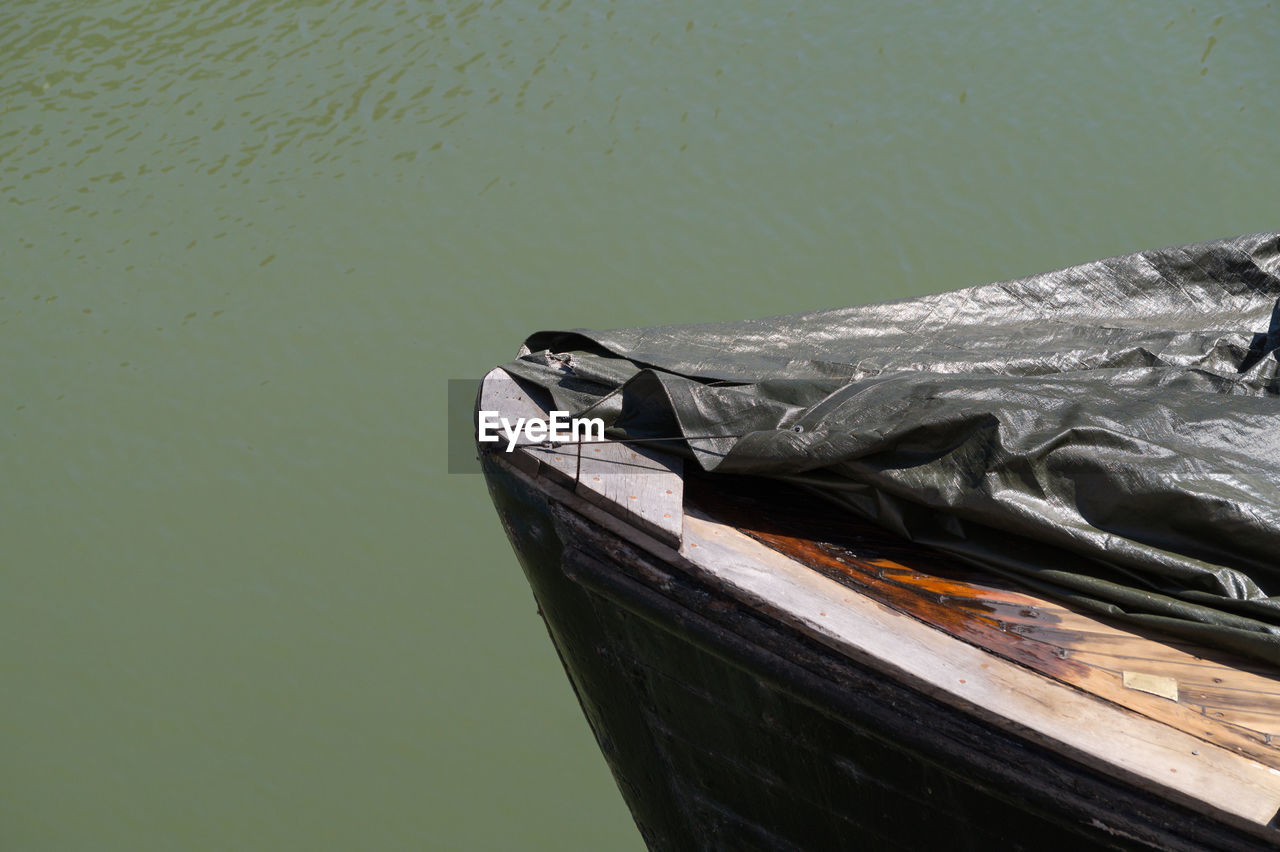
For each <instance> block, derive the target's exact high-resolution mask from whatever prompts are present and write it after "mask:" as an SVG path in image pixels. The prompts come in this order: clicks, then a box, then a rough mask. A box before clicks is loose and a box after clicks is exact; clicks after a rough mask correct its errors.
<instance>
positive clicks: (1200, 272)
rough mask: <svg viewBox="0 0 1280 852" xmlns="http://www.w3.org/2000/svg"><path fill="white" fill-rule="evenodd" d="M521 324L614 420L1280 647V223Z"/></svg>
mask: <svg viewBox="0 0 1280 852" xmlns="http://www.w3.org/2000/svg"><path fill="white" fill-rule="evenodd" d="M525 345H526V347H527V349H528V351H527V353H526V354H524V355H522V357H520V358H519V359H518V360H517V361H515V362H513V363H511V364H507V365H506V367H505V368H506V369H507V370H508V372H510V373H512V374H513V375H514V376H516V377H517V378H519V379H522V380H525V381H527V382H532V383H533V384H534V385H537V386H540V387H542V388H544V389H545V390H547V391H549V393H550V395H551V398H552V399H551V401H552V402H554V403H555V406H556V407H557V408H559V409H564V410H567V411H570V412H571V413H572V414H574V415H585V416H600V417H603V418H604V419H605V421H606V423H607V425H608V426H609V427H610V431H609V433H608V434H609V435H610V436H611V437H614V438H620V439H653V441H654V446H661V447H663V448H666V449H668V450H673V451H676V452H679V453H681V454H683V455H685V456H686V457H689V458H692V459H694V460H696V463H697V464H698V465H700V466H701V467H702V468H703V469H705V470H707V471H710V472H712V473H714V474H716V475H723V476H724V477H725V478H726V479H725V481H726V482H730V481H731V480H729V479H728V477H731V476H734V475H742V474H749V475H757V476H765V477H775V478H778V479H782V480H789V481H792V482H798V483H801V484H803V485H805V486H807V487H810V488H813V489H816V490H817V491H819V492H820V493H822V494H823V495H824V496H826V497H828V498H830V499H831V500H834V501H836V502H837V503H839V504H842V505H843V506H845V507H847V508H848V510H849V512H851V513H853V514H855V515H858V516H860V517H862V518H865V519H869V520H871V521H874V522H875V523H877V524H881V525H883V526H885V527H887V528H889V529H891V530H893V531H894V532H896V533H898V534H899V535H902V536H904V537H906V538H907V539H910V540H911V541H913V542H916V543H918V544H920V545H923V546H927V547H931V548H935V549H937V550H941V551H945V552H947V553H949V554H953V555H954V556H956V557H958V558H960V559H962V560H965V561H967V562H970V563H976V564H978V565H980V566H982V567H984V568H987V569H990V570H993V571H996V572H998V573H1001V574H1003V575H1006V576H1010V577H1016V578H1017V579H1018V580H1019V581H1020V582H1022V583H1024V584H1027V585H1029V586H1031V587H1033V588H1034V590H1036V591H1038V592H1040V593H1042V594H1047V595H1050V596H1054V597H1057V598H1059V599H1065V600H1066V601H1067V602H1069V603H1072V604H1074V605H1076V606H1079V607H1083V608H1085V609H1088V610H1091V611H1095V612H1100V613H1103V614H1106V615H1111V616H1116V617H1120V618H1124V619H1129V620H1131V621H1132V622H1138V623H1141V624H1145V625H1147V626H1151V627H1156V628H1159V629H1161V630H1164V631H1166V632H1171V633H1174V634H1177V635H1178V636H1180V637H1182V638H1185V639H1188V640H1191V641H1194V642H1196V643H1200V644H1207V645H1212V646H1216V647H1220V648H1225V649H1229V650H1234V651H1237V652H1242V653H1245V654H1249V655H1251V656H1253V657H1255V658H1261V659H1265V660H1268V661H1270V662H1273V663H1280V416H1278V415H1280V397H1278V396H1277V394H1278V393H1280V377H1278V371H1277V354H1276V350H1277V348H1278V347H1280V234H1275V233H1270V234H1257V235H1252V236H1245V237H1238V238H1235V239H1226V240H1217V241H1213V242H1206V243H1199V244H1193V245H1184V246H1177V247H1174V248H1166V249H1161V250H1159V251H1145V252H1139V253H1136V254H1129V255H1125V256H1122V257H1115V258H1111V259H1108V260H1100V261H1096V262H1093V263H1086V264H1082V265H1080V266H1073V267H1071V268H1069V269H1063V270H1060V271H1057V272H1049V273H1045V274H1042V275H1033V276H1031V277H1028V278H1021V279H1018V280H1014V281H1005V282H1000V283H995V284H987V285H983V286H978V287H971V288H969V289H965V290H956V291H953V292H948V293H942V294H940V295H934V296H924V297H921V298H913V299H906V300H901V301H893V302H884V303H880V304H873V305H862V306H858V307H849V308H838V309H834V310H824V311H817V312H813V313H803V314H795V315H791V316H782V317H773V318H770V319H759V320H747V321H742V322H725V323H713V324H701V325H678V326H666V327H657V328H632V329H617V330H612V331H588V330H582V329H577V330H573V331H544V332H539V333H537V334H534V335H533V336H531V337H530V338H529V339H528V340H527V341H526V344H525ZM524 351H525V350H522V352H524ZM673 436H681V440H678V441H672V440H658V439H670V438H672V437H673Z"/></svg>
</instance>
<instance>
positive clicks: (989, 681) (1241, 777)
mask: <svg viewBox="0 0 1280 852" xmlns="http://www.w3.org/2000/svg"><path fill="white" fill-rule="evenodd" d="M680 553H681V555H682V556H683V557H685V559H687V560H688V561H689V562H690V563H692V564H693V565H694V566H696V567H697V568H698V569H699V570H700V571H702V572H704V573H705V574H707V575H709V576H712V577H715V578H717V579H718V580H719V581H720V582H721V583H723V584H725V585H726V586H728V587H730V588H732V589H735V590H736V591H737V593H738V595H740V596H741V597H742V598H743V599H745V600H749V601H750V602H752V603H753V604H754V605H756V606H758V607H760V608H761V609H762V610H764V611H765V612H768V613H770V614H772V615H774V616H775V617H777V618H779V619H781V620H783V621H785V622H787V623H789V624H793V625H794V626H796V627H797V628H799V629H801V630H803V631H805V632H806V633H809V634H810V635H812V636H814V637H815V638H817V639H818V640H819V641H821V642H824V643H826V644H830V645H832V646H834V647H838V648H839V649H841V650H842V651H844V652H845V653H847V654H848V655H849V656H850V657H852V658H854V659H856V660H859V661H862V662H866V663H869V664H872V665H876V666H879V667H882V668H888V669H891V670H894V671H896V672H898V673H899V674H900V676H901V677H902V678H903V679H904V681H905V682H907V683H909V684H911V685H914V686H915V687H916V688H918V689H920V690H921V691H923V692H925V693H927V694H929V695H933V696H934V697H936V698H939V699H941V700H944V701H947V702H948V703H951V704H954V705H956V706H959V707H962V708H964V709H965V710H966V711H967V712H970V713H973V714H974V715H976V716H978V717H980V718H984V719H987V720H988V721H991V722H992V723H994V724H997V725H1000V726H1002V727H1006V728H1012V729H1015V730H1018V731H1020V732H1022V733H1023V735H1025V736H1028V737H1030V738H1031V739H1033V740H1034V741H1036V742H1038V743H1040V744H1042V745H1046V746H1049V747H1052V748H1055V749H1058V750H1060V751H1062V752H1063V753H1064V754H1067V755H1069V756H1070V757H1072V758H1073V759H1075V760H1078V761H1080V762H1082V763H1085V764H1086V765H1089V766H1094V767H1096V768H1106V769H1107V770H1108V771H1112V772H1115V773H1117V774H1120V775H1122V776H1124V777H1128V778H1129V779H1130V780H1131V781H1132V782H1133V783H1135V784H1139V785H1141V786H1144V787H1146V788H1148V789H1153V788H1160V789H1164V790H1166V791H1167V792H1168V793H1169V795H1171V796H1174V797H1176V798H1178V799H1179V800H1181V801H1183V802H1184V803H1185V804H1188V805H1189V806H1192V807H1209V808H1212V809H1214V810H1217V811H1220V812H1223V813H1227V814H1232V815H1235V816H1238V817H1241V818H1243V819H1246V820H1249V821H1251V822H1254V823H1258V824H1264V825H1265V824H1267V823H1268V822H1270V820H1271V818H1272V817H1273V816H1275V814H1276V812H1277V810H1280V773H1277V772H1276V771H1275V770H1273V769H1271V768H1270V767H1267V766H1264V765H1263V764H1261V763H1259V762H1257V761H1256V760H1253V759H1252V758H1249V757H1246V756H1243V755H1238V754H1236V753H1234V752H1231V751H1228V750H1227V749H1224V748H1220V747H1219V746H1216V745H1213V744H1212V743H1209V742H1206V741H1205V740H1203V739H1200V738H1197V737H1194V736H1192V735H1190V734H1188V733H1186V732H1184V731H1180V730H1178V729H1176V728H1173V727H1171V726H1169V725H1165V724H1162V723H1161V722H1158V721H1156V720H1154V719H1151V718H1149V717H1147V716H1144V715H1140V714H1138V713H1134V712H1130V711H1128V710H1126V709H1124V708H1121V707H1117V706H1116V705H1114V704H1110V703H1108V702H1104V701H1100V700H1099V699H1098V698H1097V697H1095V696H1092V695H1089V694H1087V693H1086V692H1083V691H1081V690H1078V689H1074V688H1072V687H1071V686H1068V685H1066V684H1064V683H1062V682H1060V681H1058V680H1056V679H1054V678H1050V677H1045V676H1043V675H1041V674H1040V673H1038V672H1035V671H1032V670H1030V669H1029V668H1027V667H1026V666H1022V665H1018V664H1016V663H1013V662H1010V661H1008V660H1006V659H1003V658H1002V657H999V656H997V655H995V654H992V653H989V652H988V651H986V650H985V649H982V648H979V647H976V646H974V645H971V644H969V643H968V642H960V641H956V639H955V638H954V637H952V636H950V635H948V634H947V633H945V632H943V631H941V630H938V629H936V628H934V627H932V626H930V625H928V624H925V623H922V622H921V621H920V620H918V619H916V618H912V617H911V616H909V615H906V614H905V613H902V612H899V611H898V610H896V609H893V608H891V607H888V606H886V605H884V604H882V603H880V602H878V601H875V600H873V599H871V598H870V597H868V596H866V595H862V594H858V593H856V592H855V591H853V590H852V589H850V588H848V587H847V586H844V585H842V584H840V583H838V582H837V581H835V580H833V579H831V578H829V577H827V576H825V575H823V574H821V573H819V572H817V571H814V570H813V569H811V568H809V567H808V566H806V565H804V564H802V563H800V562H797V561H796V560H794V559H791V558H790V557H788V556H785V555H784V554H782V553H780V552H779V551H777V550H774V549H772V548H770V547H767V546H766V545H764V544H763V543H761V542H759V541H757V540H755V539H753V538H751V537H749V536H747V535H745V534H743V533H741V532H739V531H738V530H737V529H735V528H733V527H731V526H728V525H725V524H722V523H719V522H717V521H715V520H713V519H711V518H709V517H706V516H700V515H697V514H692V513H691V514H690V515H689V516H688V517H687V518H686V519H685V535H684V542H683V544H682V546H681V549H680ZM1174 706H1176V705H1174Z"/></svg>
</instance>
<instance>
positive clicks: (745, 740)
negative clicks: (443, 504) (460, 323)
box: [483, 457, 1273, 850]
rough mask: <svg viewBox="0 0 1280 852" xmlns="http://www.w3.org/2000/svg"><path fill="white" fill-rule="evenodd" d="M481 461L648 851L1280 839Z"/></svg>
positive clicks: (1187, 844)
mask: <svg viewBox="0 0 1280 852" xmlns="http://www.w3.org/2000/svg"><path fill="white" fill-rule="evenodd" d="M483 463H484V468H485V474H486V477H487V479H488V483H489V488H490V492H491V494H492V496H493V500H494V504H495V506H496V507H497V509H498V513H499V516H500V517H501V519H502V522H503V526H504V527H505V529H506V531H507V533H508V535H509V537H510V538H511V542H512V544H513V546H514V548H515V550H516V552H517V554H518V555H519V558H520V562H521V564H522V566H523V568H524V571H525V573H526V575H527V577H528V580H529V583H530V585H531V586H532V588H533V592H534V596H535V598H536V599H537V602H538V606H539V610H540V612H541V613H542V615H543V617H544V619H545V621H546V624H547V628H548V631H549V633H550V635H551V638H552V641H553V642H554V644H555V647H556V649H557V651H558V652H559V655H560V658H561V660H562V662H563V664H564V667H565V671H566V673H567V674H568V676H569V680H570V683H571V684H572V686H573V688H574V690H575V692H576V694H577V696H578V700H579V702H580V704H581V706H582V708H583V711H584V713H585V715H586V717H587V720H588V722H589V723H590V725H591V728H592V730H593V731H594V733H595V736H596V739H597V741H598V742H599V744H600V748H601V749H602V751H603V753H604V755H605V757H606V759H607V761H608V763H609V766H610V768H611V769H612V771H613V774H614V777H615V779H616V780H617V782H618V786H619V789H620V790H621V792H622V795H623V797H624V798H625V800H626V802H627V804H628V806H629V807H630V809H631V812H632V814H633V816H634V818H635V820H636V823H637V825H638V827H639V829H640V832H641V834H642V836H643V837H644V839H645V842H646V843H647V844H648V845H649V847H650V848H653V849H863V848H867V849H891V848H902V849H984V850H985V849H991V848H996V849H1028V850H1043V849H1080V848H1119V849H1128V848H1160V849H1263V848H1273V847H1272V846H1271V845H1270V844H1268V843H1266V842H1265V841H1264V840H1262V839H1261V838H1259V837H1257V836H1255V835H1254V834H1251V833H1250V832H1248V831H1245V830H1242V829H1240V828H1239V827H1237V826H1234V825H1229V824H1226V823H1224V822H1221V821H1218V820H1214V819H1212V818H1211V817H1208V816H1205V815H1203V814H1200V813H1197V812H1195V811H1192V810H1190V809H1188V808H1184V807H1182V806H1180V805H1178V804H1175V803H1172V802H1170V801H1169V800H1167V799H1164V798H1161V797H1158V796H1156V795H1153V794H1151V793H1148V792H1146V791H1144V790H1141V789H1139V788H1137V787H1134V786H1131V785H1129V784H1126V783H1123V782H1121V781H1117V780H1116V779H1114V778H1111V777H1108V776H1107V775H1105V774H1103V773H1100V772H1097V771H1095V770H1091V769H1089V768H1087V767H1084V766H1082V765H1078V764H1075V763H1073V762H1071V761H1069V760H1065V759H1064V758H1063V757H1062V756H1060V755H1057V754H1054V753H1051V752H1049V751H1047V750H1045V749H1043V748H1041V747H1039V746H1037V745H1035V744H1033V743H1031V742H1028V741H1024V740H1021V739H1019V738H1017V737H1016V736H1013V735H1011V734H1009V733H1006V732H1004V731H1002V730H999V729H997V728H995V727H993V726H991V725H990V724H987V723H985V722H983V721H981V720H980V719H977V718H975V717H973V716H970V715H967V714H965V713H963V712H960V711H958V710H956V709H955V708H953V707H950V706H947V705H944V704H942V703H939V702H937V701H935V700H933V699H931V698H929V697H928V696H926V695H924V694H921V693H919V692H916V691H914V690H912V689H910V688H907V687H905V686H903V685H902V684H901V683H898V682H895V681H894V680H893V679H892V678H891V677H889V676H887V675H886V674H884V673H882V672H879V671H876V670H873V669H870V668H865V667H863V666H860V665H858V664H856V663H854V662H853V661H851V660H850V659H848V658H847V657H844V656H841V655H839V654H837V653H835V652H833V651H832V650H831V649H829V648H827V647H824V646H822V645H819V644H817V643H815V642H813V641H812V640H810V639H808V638H807V637H805V636H803V635H801V634H799V633H798V632H797V631H795V630H794V629H792V628H790V627H788V626H786V625H784V624H781V623H778V622H776V621H774V620H772V619H770V618H768V617H766V616H763V615H762V614H761V613H760V612H758V611H756V610H753V609H751V608H749V607H746V606H744V605H743V604H741V603H739V602H738V601H737V600H734V599H732V598H730V597H728V596H727V595H725V594H722V593H720V592H719V591H717V590H716V589H713V588H710V587H708V586H706V585H705V584H703V583H702V582H700V581H698V580H695V579H694V578H693V577H692V576H690V575H688V574H686V573H684V572H682V571H681V570H680V569H679V568H678V567H677V566H673V565H670V564H666V563H662V562H660V561H658V560H657V559H655V558H654V557H652V556H651V555H649V554H647V553H644V552H642V551H640V550H638V549H637V548H635V547H633V546H632V545H630V544H628V543H627V542H626V541H625V540H623V539H622V538H620V537H619V536H618V535H616V534H615V533H613V532H611V531H609V530H608V529H606V528H605V527H603V526H601V525H599V524H597V523H595V522H593V521H591V520H590V519H588V518H587V517H584V516H583V515H581V514H578V513H577V512H575V511H573V510H571V509H569V508H566V507H565V506H564V505H561V504H560V503H559V502H557V501H555V500H553V499H551V497H550V496H549V492H548V490H547V489H546V488H545V487H544V486H543V484H542V482H541V481H540V480H538V481H535V480H533V479H530V478H529V477H527V476H526V475H524V474H523V473H521V472H518V471H516V470H514V469H513V468H511V467H509V466H508V465H507V464H505V463H503V462H501V461H497V460H495V459H493V458H491V457H485V458H484V459H483Z"/></svg>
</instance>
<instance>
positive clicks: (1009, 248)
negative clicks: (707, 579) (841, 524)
mask: <svg viewBox="0 0 1280 852" xmlns="http://www.w3.org/2000/svg"><path fill="white" fill-rule="evenodd" d="M1278 40H1280V26H1278V25H1277V15H1276V10H1274V9H1273V8H1272V4H1271V3H1266V4H1262V3H1220V4H1216V5H1210V6H1205V5H1202V4H1197V5H1196V6H1195V7H1194V8H1193V7H1191V6H1189V5H1187V4H1186V3H1154V2H1153V3H1147V4H1145V5H1140V4H1128V5H1123V6H1122V5H1121V4H1116V3H1111V2H1088V3H1085V2H1075V3H1056V4H1049V3H1045V4H1042V5H1040V6H1036V5H1032V4H1027V3H1013V2H1008V3H997V2H985V3H958V4H947V5H942V4H938V5H932V4H925V3H901V4H894V5H890V4H870V3H836V2H825V3H819V2H814V3H791V4H778V3H758V2H754V1H753V0H748V2H745V3H743V2H732V3H731V2H724V1H723V0H719V2H717V0H693V2H689V3H668V4H655V3H638V2H636V3H623V2H613V3H606V2H584V0H547V2H540V3H526V2H518V0H505V2H504V0H492V2H459V3H444V4H440V3H432V4H425V5H418V4H411V3H391V2H374V0H346V2H326V0H317V2H306V3H302V2H253V3H232V2H217V0H213V2H204V3H196V2H190V3H179V2H174V0H156V2H150V3H134V2H97V3H86V2H72V0H34V2H14V1H13V0H11V2H9V3H7V4H5V5H4V6H3V7H0V352H3V354H4V362H3V364H4V367H5V381H4V383H3V385H2V387H3V392H2V393H0V477H2V480H3V483H4V488H3V492H0V493H2V494H3V497H2V498H0V541H2V542H3V545H4V549H3V556H4V558H3V567H2V568H0V572H2V573H0V579H2V580H3V585H2V587H0V588H2V590H3V594H2V595H0V676H2V677H3V681H2V683H3V690H4V691H3V699H2V700H0V755H3V757H2V759H0V848H4V849H6V850H8V849H15V850H29V849H30V850H80V849H84V850H101V849H120V850H141V849H157V850H171V849H191V850H195V849H210V850H212V849H218V850H221V849H263V850H268V849H269V850H279V849H305V850H315V849H424V848H433V849H437V848H438V849H561V848H581V849H634V848H637V847H638V846H639V845H640V841H639V836H638V834H637V833H636V831H635V829H634V827H633V826H632V825H631V823H630V819H629V817H628V815H627V812H626V809H625V807H624V805H623V803H622V801H621V799H620V797H619V795H618V793H617V791H616V789H615V788H614V786H613V783H612V781H611V779H610V778H609V776H608V773H607V770H606V768H605V766H604V763H603V760H602V759H601V758H600V756H599V754H598V753H597V750H596V748H595V745H594V742H593V740H592V738H591V735H590V732H589V731H588V729H587V727H586V724H585V722H584V721H583V719H582V718H581V714H580V713H579V711H578V709H577V707H576V704H575V703H574V700H573V697H572V695H571V692H570V690H569V688H568V685H567V683H566V682H565V679H564V676H563V674H562V672H561V671H560V669H559V665H558V662H557V661H556V658H555V654H554V653H553V651H552V649H551V647H550V644H549V642H548V640H547V638H546V635H545V632H544V631H543V629H542V626H541V624H540V623H539V621H538V619H537V616H536V614H535V611H534V605H533V602H532V599H531V597H530V595H529V593H528V590H527V587H526V586H525V584H524V581H523V578H522V577H521V575H520V572H519V569H518V567H517V565H516V562H515V559H514V557H513V556H512V553H511V551H510V549H509V547H508V545H507V543H506V541H505V540H504V539H503V538H502V534H501V531H500V528H499V526H498V523H497V521H496V518H495V516H494V514H493V511H492V508H491V507H490V505H489V503H488V499H487V496H486V494H485V492H484V488H483V485H482V483H481V481H480V480H479V478H478V477H476V476H461V475H452V476H450V475H447V474H445V473H444V468H445V456H444V449H443V448H444V435H445V412H444V410H443V408H444V400H445V394H446V390H445V388H446V379H448V378H478V377H479V376H480V375H481V374H482V373H483V372H484V371H485V370H486V369H487V368H488V367H490V366H491V365H493V364H495V363H498V362H500V361H503V360H506V359H507V358H508V357H509V356H510V355H511V354H512V353H513V352H514V350H515V348H516V346H517V345H518V344H519V342H520V340H521V339H522V337H523V336H524V334H526V333H527V332H530V331H533V330H537V329H539V328H547V327H570V326H579V325H582V326H595V327H608V326H621V325H636V324H655V323H671V322H680V321H693V320H699V321H703V320H716V319H738V318H743V317H747V316H753V315H765V314H771V313H782V312H791V311H798V310H804V309H812V308H820V307H830V306H835V305H842V304H849V303H855V302H863V301H869V300H876V299H882V298H887V297H894V296H905V295H912V294H920V293H925V292H930V291H938V290H944V289H950V288H952V287H958V286H962V285H968V284H975V283H981V282H984V281H989V280H994V279H1000V278H1007V277H1012V276H1015V275H1021V274H1027V273H1032V272H1037V271H1042V270H1045V269H1050V268H1054V267H1058V266H1063V265H1067V264H1070V263H1075V262H1079V261H1084V260H1088V259H1092V258H1096V257H1100V256H1105V255H1110V254H1115V253H1120V252H1125V251H1130V250H1133V249H1138V248H1145V247H1155V246H1160V245H1166V244H1171V243H1177V242H1184V241H1190V240H1198V239H1207V238H1210V237H1218V236H1225V235H1230V234H1235V233H1242V232H1252V231H1258V230H1265V229H1270V228H1274V227H1276V226H1277V220H1276V214H1277V212H1278V209H1277V201H1276V199H1277V193H1276V188H1277V180H1276V177H1275V175H1276V162H1275V141H1276V139H1277V138H1280V119H1278V118H1277V112H1276V104H1277V87H1276V81H1277V72H1280V54H1278V53H1276V51H1275V49H1274V48H1275V44H1276V43H1277V41H1278Z"/></svg>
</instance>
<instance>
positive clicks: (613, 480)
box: [576, 441, 684, 546]
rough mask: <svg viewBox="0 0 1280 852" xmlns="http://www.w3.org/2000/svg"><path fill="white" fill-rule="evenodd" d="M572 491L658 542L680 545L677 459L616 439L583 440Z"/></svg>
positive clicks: (681, 488)
mask: <svg viewBox="0 0 1280 852" xmlns="http://www.w3.org/2000/svg"><path fill="white" fill-rule="evenodd" d="M576 491H577V493H578V494H579V495H581V496H582V497H584V498H585V499H587V500H589V501H591V502H592V503H594V504H595V505H597V506H599V507H600V508H602V509H604V510H606V511H608V512H612V513H613V514H615V515H617V516H618V517H619V518H621V519H622V520H624V521H627V522H628V523H631V524H634V525H636V526H637V527H640V528H641V529H643V530H645V531H646V532H648V533H649V534H650V535H652V536H654V537H655V538H657V539H659V540H660V541H662V542H664V543H666V544H670V545H673V546H678V545H679V543H680V530H681V528H682V526H683V522H684V508H683V506H682V505H681V504H682V503H683V496H684V478H683V477H682V476H681V464H680V459H678V458H673V457H671V456H664V455H659V454H657V453H654V452H652V451H650V450H648V449H644V448H642V447H635V446H631V445H628V444H619V443H617V442H614V441H608V442H605V443H603V444H599V443H592V444H587V445H584V446H583V447H582V469H581V473H580V474H579V476H578V484H577V488H576Z"/></svg>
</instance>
